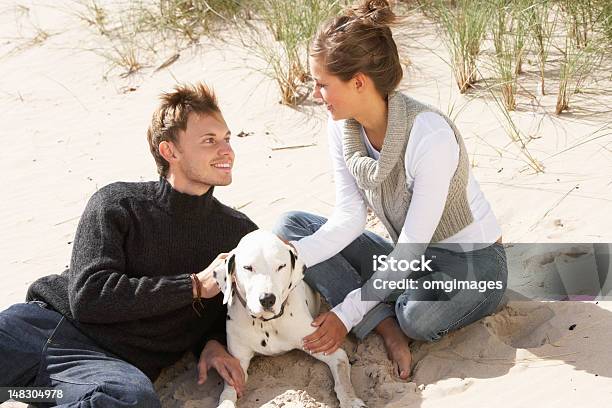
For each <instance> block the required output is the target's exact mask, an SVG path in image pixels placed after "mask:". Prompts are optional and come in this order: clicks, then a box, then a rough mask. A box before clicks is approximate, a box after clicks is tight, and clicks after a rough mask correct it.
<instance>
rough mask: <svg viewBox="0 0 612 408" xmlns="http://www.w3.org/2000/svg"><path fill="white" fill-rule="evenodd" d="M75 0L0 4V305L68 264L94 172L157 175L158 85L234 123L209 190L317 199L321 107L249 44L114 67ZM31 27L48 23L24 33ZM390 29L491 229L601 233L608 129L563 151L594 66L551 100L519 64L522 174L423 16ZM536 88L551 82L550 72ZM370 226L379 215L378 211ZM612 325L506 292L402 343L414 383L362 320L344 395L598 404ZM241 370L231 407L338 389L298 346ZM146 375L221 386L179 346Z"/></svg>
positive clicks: (266, 200)
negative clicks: (525, 157)
mask: <svg viewBox="0 0 612 408" xmlns="http://www.w3.org/2000/svg"><path fill="white" fill-rule="evenodd" d="M72 5H73V3H72V2H70V1H66V0H64V1H51V0H46V1H42V0H40V1H31V0H30V1H26V0H23V1H19V0H5V1H4V2H3V3H2V4H0V41H1V42H0V111H2V113H3V121H2V126H1V130H0V142H2V144H3V146H4V150H3V153H2V155H1V157H2V160H0V171H1V172H2V174H3V175H4V177H3V178H2V180H1V181H0V190H1V191H3V194H2V200H0V213H1V214H2V217H1V219H0V271H1V272H0V274H1V275H0V282H1V284H0V309H4V308H6V307H8V306H9V305H11V304H13V303H15V302H19V301H22V300H23V298H24V296H25V292H26V289H27V287H28V285H29V284H30V283H31V282H32V281H34V280H35V279H37V278H38V277H40V276H43V275H46V274H50V273H59V272H60V271H61V270H62V269H63V268H64V267H65V266H66V265H67V262H68V260H69V256H70V251H71V242H72V239H73V237H74V232H75V229H76V225H77V223H78V219H79V216H80V214H81V212H82V210H83V208H84V206H85V203H86V202H87V199H88V198H89V196H90V195H91V194H92V193H93V192H94V191H96V189H97V188H99V187H101V186H103V185H105V184H108V183H110V182H113V181H116V180H124V181H136V180H152V179H156V177H157V176H156V173H155V167H154V163H153V160H152V159H151V157H150V156H149V153H148V148H147V145H146V140H145V131H146V127H147V124H148V121H149V119H150V115H151V113H152V111H153V109H154V107H155V105H156V103H157V100H156V97H157V95H158V94H159V92H160V91H162V90H169V89H171V88H172V86H173V84H175V83H176V82H177V81H178V82H192V81H197V80H204V81H206V82H208V83H209V84H211V85H212V86H214V88H215V90H216V91H217V93H218V96H219V99H220V103H221V106H222V110H223V112H224V114H225V117H226V120H227V122H228V124H229V126H230V128H231V129H232V131H233V133H234V134H235V135H237V134H238V133H240V132H241V131H243V132H246V133H247V134H248V136H246V137H235V138H234V142H233V143H234V148H235V150H236V154H237V166H236V168H235V173H234V180H235V182H234V183H233V184H232V185H231V186H230V187H227V188H218V189H216V190H215V194H216V196H217V197H218V198H220V199H221V200H222V201H223V202H225V203H227V204H229V205H232V206H234V207H236V208H240V209H241V210H242V211H244V212H245V213H247V214H248V215H249V216H250V217H251V218H252V219H253V220H255V221H256V222H257V223H258V224H259V225H260V226H261V227H262V228H269V227H270V226H271V225H272V223H273V222H274V220H275V219H276V217H277V216H278V215H279V214H280V213H282V212H283V211H287V210H291V209H301V210H307V211H312V212H316V213H320V214H324V215H328V214H330V213H331V210H332V208H333V202H334V192H333V180H332V175H331V172H330V163H329V160H328V158H327V142H326V135H325V120H326V118H325V114H324V112H323V111H322V110H321V109H320V108H319V107H317V106H316V105H314V104H311V103H309V104H307V105H306V106H304V107H303V108H301V109H300V110H293V109H290V108H288V107H285V106H283V105H280V104H279V103H278V99H279V98H278V95H277V91H276V89H275V87H274V83H273V82H272V81H271V80H270V79H268V78H267V77H265V76H264V75H262V74H261V73H260V72H256V71H254V70H253V69H252V68H253V67H256V66H260V62H259V61H257V60H255V59H254V58H253V57H252V56H250V55H249V53H248V50H246V49H244V48H242V47H240V46H237V45H232V44H224V43H220V42H218V41H209V40H203V44H202V45H201V47H199V48H193V49H188V50H184V51H182V52H181V56H180V58H179V59H178V61H177V62H175V63H174V64H173V65H171V66H170V67H169V68H167V69H163V70H160V71H158V72H154V71H153V68H154V67H149V68H145V69H144V70H143V71H141V72H139V73H136V74H133V75H131V76H129V77H127V78H121V77H120V75H119V74H120V72H118V71H117V70H113V71H110V72H109V65H108V61H107V60H105V59H104V58H103V57H101V56H100V55H99V53H96V52H92V50H93V49H97V48H101V47H104V44H103V43H101V42H100V38H99V36H97V35H95V33H93V32H92V31H91V30H90V29H88V28H87V27H85V26H84V24H83V23H82V22H81V21H79V20H78V19H76V18H75V16H74V15H72V14H70V13H69V12H68V11H69V10H70V8H71V7H72ZM40 30H44V31H45V32H46V33H48V34H49V35H48V38H45V39H41V37H38V35H39V34H40ZM397 38H398V41H399V42H400V43H401V45H402V53H403V54H404V55H405V56H406V57H408V58H409V59H410V61H411V65H410V66H409V67H407V70H406V78H405V80H404V81H403V82H402V85H401V89H402V90H404V91H405V92H408V93H409V94H410V95H412V96H414V97H416V98H417V99H421V100H423V101H426V102H429V103H432V104H435V105H436V106H439V107H440V108H441V109H442V110H443V111H447V112H449V111H451V110H453V111H454V112H457V110H458V109H459V108H463V109H462V110H461V112H460V113H459V114H458V116H457V118H456V122H457V124H458V126H459V128H460V129H461V130H462V132H463V136H464V139H465V141H466V145H467V148H468V151H469V156H470V161H471V163H472V168H471V171H472V172H474V173H475V175H476V177H477V179H478V180H479V182H480V184H481V187H482V189H483V191H484V193H485V195H486V196H487V198H488V199H489V201H490V202H491V204H492V206H493V208H494V211H495V213H496V215H497V217H498V218H499V220H500V222H501V225H502V230H503V235H504V241H505V242H536V241H537V242H612V218H610V215H609V214H610V210H612V206H611V205H610V203H611V202H612V155H611V150H610V149H611V148H612V140H611V139H610V138H609V137H607V138H601V139H598V140H596V141H593V142H590V143H586V144H583V145H581V146H579V147H576V148H572V149H569V150H567V151H564V150H566V149H568V148H570V147H573V146H575V145H577V144H579V143H581V142H582V141H584V140H587V139H588V138H589V137H592V136H589V135H593V132H596V131H597V129H600V128H601V127H602V126H605V125H609V124H610V123H611V122H612V113H611V111H612V109H611V107H612V96H611V93H610V91H609V89H612V86H611V85H612V84H611V83H610V78H609V75H608V78H607V79H606V78H604V77H602V78H601V79H600V81H599V83H598V84H597V89H599V90H608V91H601V92H598V94H597V96H596V98H597V99H593V98H595V95H594V93H593V92H591V88H588V87H587V88H586V90H585V92H584V93H583V94H581V95H579V96H578V98H577V99H576V105H575V106H576V107H575V108H574V109H573V110H572V111H571V112H570V113H569V114H566V115H564V116H563V117H556V116H554V115H551V112H552V111H553V107H554V95H549V96H546V97H544V98H539V99H538V100H537V102H536V100H535V99H531V98H530V96H529V93H532V94H535V88H536V82H537V80H536V73H537V69H536V67H535V66H529V65H528V64H527V65H526V67H525V68H526V71H527V74H526V75H527V77H528V78H532V79H533V88H531V89H525V90H523V91H522V93H521V96H520V99H519V110H518V112H516V114H515V118H516V120H517V122H518V123H519V124H520V126H521V128H522V129H524V131H525V132H526V134H529V135H532V136H533V137H534V138H535V139H534V140H532V142H531V143H530V145H529V147H530V151H531V152H532V154H534V155H535V156H536V157H538V158H539V159H540V160H541V161H542V162H543V164H544V165H545V167H546V172H545V173H544V174H538V175H536V174H532V172H531V171H530V170H529V168H528V166H527V165H526V163H525V162H524V161H522V159H521V158H520V154H519V152H518V150H517V148H516V147H515V146H514V145H513V144H512V143H511V142H510V141H509V139H508V136H507V135H506V134H505V132H504V130H503V124H502V123H501V122H500V120H499V114H498V113H497V112H496V108H494V107H493V106H492V104H491V103H490V101H487V98H486V97H485V98H479V99H475V100H471V101H470V98H467V97H464V96H460V95H458V93H457V92H456V90H455V87H454V84H453V80H452V77H451V72H450V69H449V68H448V66H447V65H445V64H444V63H443V61H442V60H441V59H440V58H438V57H436V56H435V55H432V53H431V52H430V51H429V50H427V49H425V45H426V46H427V47H430V48H433V49H434V50H435V51H436V53H437V54H439V55H441V56H445V55H446V52H445V50H444V48H443V46H442V44H441V42H440V40H439V38H438V36H437V35H436V34H435V33H434V31H433V28H432V27H431V26H430V25H429V24H427V23H426V22H425V21H424V20H422V19H416V18H412V19H410V20H409V22H408V23H407V24H406V25H405V26H403V27H400V28H399V29H398V33H397ZM160 59H161V60H163V59H164V58H160ZM258 64H259V65H258ZM549 87H551V91H554V84H553V83H551V84H549ZM551 93H554V92H551ZM466 104H467V105H466ZM537 104H540V107H539V108H533V106H536V105H537ZM464 105H465V106H464ZM534 112H537V113H534ZM291 146H301V147H296V148H293V149H290V148H289V147H291ZM303 146H306V147H303ZM560 152H561V153H560ZM371 227H372V228H373V229H377V230H378V231H380V225H376V224H375V222H373V223H372V224H371ZM511 298H512V296H511ZM573 325H575V326H574V327H573V329H572V330H570V327H571V326H573ZM610 333H612V302H609V301H608V302H604V301H599V302H595V301H593V302H523V301H521V300H520V299H519V298H516V299H511V300H510V302H509V303H508V305H507V306H506V307H504V308H503V309H502V310H500V311H499V313H497V314H496V315H494V316H490V317H488V318H485V319H483V320H482V321H480V322H477V323H475V324H472V325H470V326H469V327H466V328H464V329H461V330H459V331H457V332H455V333H452V334H450V335H449V336H448V337H446V338H444V339H443V340H441V341H440V342H438V343H435V344H419V343H415V344H414V345H413V350H414V361H415V367H414V376H413V378H412V381H411V382H399V381H397V380H396V379H395V378H394V377H393V376H392V375H391V365H390V363H389V362H388V360H387V358H386V356H385V354H384V351H383V347H382V343H381V341H380V339H379V338H377V337H376V336H375V335H373V336H370V337H369V338H368V339H366V341H364V342H363V343H360V344H357V343H355V342H354V341H353V340H348V341H347V342H346V343H345V349H346V350H347V352H348V354H349V356H350V359H351V362H352V364H353V366H352V378H353V383H354V385H355V388H356V390H357V394H358V395H359V396H360V397H361V398H362V399H364V401H366V403H367V404H368V405H369V406H370V407H389V408H391V407H424V408H425V407H441V406H453V407H455V408H458V407H474V406H481V405H484V404H486V405H492V406H497V407H524V406H526V405H536V406H538V407H540V408H543V407H553V406H554V407H586V406H608V405H609V404H610V403H611V402H612V368H611V367H612V352H611V351H610V347H609V344H610V339H609V335H610ZM177 335H180V333H177ZM249 373H250V379H249V383H248V392H247V394H246V396H245V397H244V398H243V399H242V400H241V401H240V403H239V406H240V407H242V408H247V407H248V408H250V407H258V406H266V407H324V406H330V407H334V406H337V401H336V399H335V396H334V394H333V391H332V382H331V376H330V374H329V373H328V370H327V368H326V367H325V366H324V365H322V364H321V363H318V362H315V361H314V359H312V358H310V357H308V356H307V355H305V354H304V353H302V352H299V351H294V352H291V353H288V354H287V355H284V356H280V357H275V358H260V357H258V358H256V359H255V360H254V362H253V364H252V365H251V368H250V370H249ZM156 387H157V388H158V390H159V393H160V395H161V397H162V401H163V404H164V407H168V408H171V407H213V406H215V404H216V401H217V398H218V395H219V393H220V391H221V385H220V380H219V379H218V377H217V376H216V374H212V373H211V376H210V377H209V381H208V382H207V384H205V385H204V386H198V385H197V384H196V373H195V363H194V361H193V360H192V359H191V357H190V356H185V358H184V359H183V360H182V361H181V362H179V363H177V364H176V365H175V366H173V367H171V368H169V369H168V370H166V371H165V372H164V373H163V375H162V377H161V378H160V379H159V380H158V382H157V383H156ZM2 406H3V407H5V406H7V407H8V406H21V405H20V404H15V403H6V404H3V405H2Z"/></svg>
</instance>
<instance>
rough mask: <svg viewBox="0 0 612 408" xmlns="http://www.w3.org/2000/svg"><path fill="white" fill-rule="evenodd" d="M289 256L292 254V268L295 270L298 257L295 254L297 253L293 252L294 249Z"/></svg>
mask: <svg viewBox="0 0 612 408" xmlns="http://www.w3.org/2000/svg"><path fill="white" fill-rule="evenodd" d="M289 256H291V270H294V269H295V259H296V256H295V254H294V253H293V251H292V250H289Z"/></svg>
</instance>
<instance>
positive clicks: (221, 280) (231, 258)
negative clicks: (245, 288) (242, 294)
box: [213, 252, 236, 306]
mask: <svg viewBox="0 0 612 408" xmlns="http://www.w3.org/2000/svg"><path fill="white" fill-rule="evenodd" d="M235 258H236V255H235V254H234V253H233V252H230V253H229V255H228V256H227V258H225V261H223V263H221V264H219V266H218V267H217V268H216V269H215V270H214V271H213V277H214V278H215V280H216V281H217V285H218V286H219V289H220V290H221V292H223V304H226V303H227V305H228V306H231V305H232V299H233V297H234V296H233V295H234V293H233V286H232V282H233V277H234V273H235V271H236V259H235Z"/></svg>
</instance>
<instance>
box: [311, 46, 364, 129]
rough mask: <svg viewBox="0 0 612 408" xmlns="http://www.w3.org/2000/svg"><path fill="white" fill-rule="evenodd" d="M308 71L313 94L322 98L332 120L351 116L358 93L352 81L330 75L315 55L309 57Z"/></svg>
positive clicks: (317, 97)
mask: <svg viewBox="0 0 612 408" xmlns="http://www.w3.org/2000/svg"><path fill="white" fill-rule="evenodd" d="M310 72H311V73H312V76H313V78H314V80H315V89H314V93H313V96H314V97H315V98H316V99H321V100H323V102H324V103H325V105H326V107H327V110H328V111H329V113H330V114H331V116H332V118H333V119H334V120H341V119H350V118H353V117H354V112H355V109H354V107H355V106H356V103H358V101H359V95H358V94H357V92H356V91H355V89H354V87H353V84H352V81H350V80H349V81H343V80H341V79H340V78H339V77H337V76H335V75H331V74H330V73H329V72H327V69H326V68H325V65H324V64H323V63H322V62H321V61H320V59H319V58H315V57H310Z"/></svg>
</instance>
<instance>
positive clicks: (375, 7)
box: [346, 0, 396, 26]
mask: <svg viewBox="0 0 612 408" xmlns="http://www.w3.org/2000/svg"><path fill="white" fill-rule="evenodd" d="M346 14H347V15H349V16H351V17H353V18H356V19H360V20H363V21H364V22H368V23H371V24H372V25H375V26H388V25H391V24H393V23H394V22H395V20H396V19H395V14H393V11H391V6H390V5H389V2H388V1H387V0H362V1H361V2H360V3H358V4H355V5H353V6H352V7H350V8H349V9H348V10H347V13H346Z"/></svg>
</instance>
